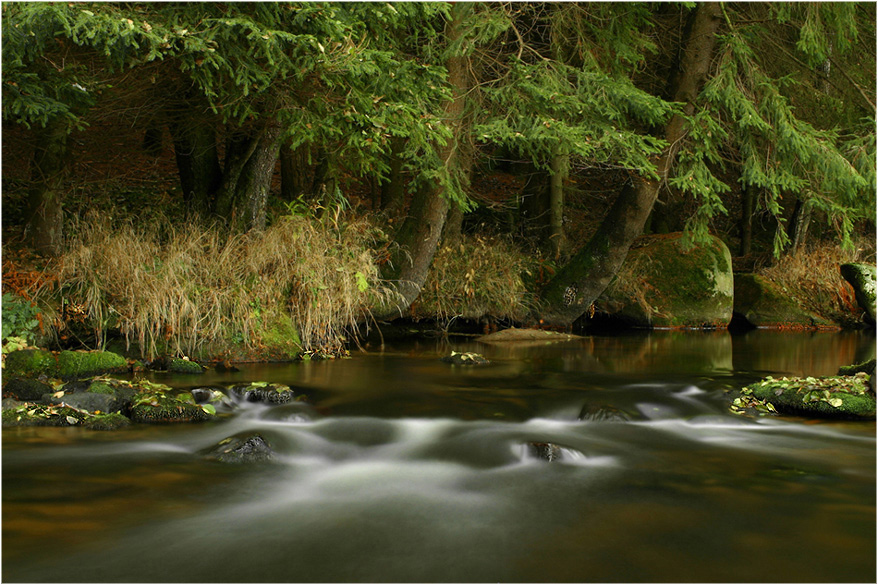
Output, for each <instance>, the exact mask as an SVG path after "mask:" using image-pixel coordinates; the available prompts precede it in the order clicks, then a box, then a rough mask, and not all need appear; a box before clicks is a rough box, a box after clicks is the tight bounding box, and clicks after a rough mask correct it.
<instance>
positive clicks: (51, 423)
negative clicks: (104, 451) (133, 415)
mask: <svg viewBox="0 0 878 585" xmlns="http://www.w3.org/2000/svg"><path fill="white" fill-rule="evenodd" d="M119 416H121V415H119ZM2 417H3V426H4V427H75V426H81V427H84V428H94V429H95V430H103V429H104V428H109V427H110V426H111V425H115V426H114V428H118V426H120V425H121V424H124V423H121V421H120V420H119V419H118V418H117V417H112V416H109V415H106V414H101V415H95V414H91V413H88V412H83V411H81V410H77V409H75V408H71V407H69V406H65V405H56V404H36V403H33V402H26V403H24V404H21V405H19V406H16V407H14V408H4V409H3V413H2ZM122 418H125V417H124V416H123V417H122ZM126 420H127V419H126ZM92 425H94V426H92Z"/></svg>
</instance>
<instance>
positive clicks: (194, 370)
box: [168, 358, 204, 374]
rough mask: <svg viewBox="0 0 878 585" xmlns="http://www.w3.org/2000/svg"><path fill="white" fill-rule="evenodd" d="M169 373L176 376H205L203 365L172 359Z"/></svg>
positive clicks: (169, 362) (169, 363)
mask: <svg viewBox="0 0 878 585" xmlns="http://www.w3.org/2000/svg"><path fill="white" fill-rule="evenodd" d="M168 371H169V372H173V373H174V374H203V373H204V368H203V367H202V366H201V364H199V363H196V362H193V361H189V360H184V359H180V358H171V359H170V360H169V361H168Z"/></svg>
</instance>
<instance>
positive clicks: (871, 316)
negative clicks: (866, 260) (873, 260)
mask: <svg viewBox="0 0 878 585" xmlns="http://www.w3.org/2000/svg"><path fill="white" fill-rule="evenodd" d="M839 270H840V271H841V275H842V277H843V278H844V279H845V280H846V281H848V282H849V283H850V285H851V286H852V287H853V289H854V297H855V298H856V299H857V304H859V305H860V308H862V309H863V310H864V311H865V312H866V318H867V320H868V321H869V322H870V323H875V288H876V274H875V273H876V268H875V266H873V265H871V264H857V263H850V264H842V265H841V267H840V269H839Z"/></svg>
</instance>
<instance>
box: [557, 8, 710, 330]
mask: <svg viewBox="0 0 878 585" xmlns="http://www.w3.org/2000/svg"><path fill="white" fill-rule="evenodd" d="M720 22H721V9H720V5H719V4H718V3H716V2H708V3H703V4H698V6H697V8H696V11H695V14H694V16H693V20H692V26H691V28H690V29H689V34H688V36H687V38H686V41H685V46H684V49H683V54H682V58H681V62H680V67H679V71H677V72H676V73H675V74H674V75H673V76H672V89H673V91H672V92H671V93H672V95H673V100H674V101H676V102H682V103H684V104H685V111H686V113H687V114H691V113H692V112H693V111H694V108H695V105H694V104H695V100H696V98H697V96H698V92H699V91H700V88H701V86H702V85H703V83H704V80H705V78H706V77H707V75H708V72H709V70H710V63H711V55H712V53H713V49H714V46H715V44H716V33H717V31H718V30H719V26H720ZM685 134H686V122H685V120H684V118H683V117H682V116H674V117H672V118H671V120H670V121H669V122H668V124H667V126H666V128H665V133H664V135H665V136H664V137H665V140H666V141H667V143H668V147H667V148H666V149H665V150H664V151H663V152H662V153H661V155H660V156H659V158H658V160H657V161H656V170H657V174H658V179H652V178H646V177H642V176H639V175H632V177H631V181H630V182H629V183H628V184H627V185H626V186H625V187H624V188H623V189H622V192H621V193H620V194H619V196H618V197H617V198H616V200H615V202H614V203H613V206H612V207H611V208H610V210H609V212H608V213H607V217H606V218H605V219H604V221H603V222H602V223H601V225H600V227H599V228H598V230H597V232H596V233H595V234H594V235H593V236H592V238H591V240H589V242H588V243H587V244H586V245H585V246H584V247H583V248H582V249H580V251H579V252H577V253H576V255H575V256H574V257H573V258H572V259H571V260H570V262H568V263H567V265H566V266H564V268H562V269H561V270H560V271H558V273H557V274H556V275H555V277H554V278H553V279H552V280H551V281H550V282H549V283H548V284H547V285H546V286H545V288H544V289H543V291H542V294H541V301H542V313H541V317H542V319H543V321H544V322H545V323H546V324H549V325H554V326H569V325H570V324H572V323H573V321H575V320H576V319H577V318H579V317H580V316H581V315H583V314H584V313H585V312H586V311H587V310H588V309H589V307H590V306H591V304H592V303H593V302H594V301H595V299H597V297H598V296H599V295H600V294H601V293H602V292H603V291H604V289H606V288H607V285H609V283H610V281H611V280H612V279H613V277H614V276H615V275H616V273H617V272H618V271H619V268H620V267H621V266H622V263H623V262H624V261H625V258H626V256H627V255H628V250H629V248H630V247H631V244H632V242H633V241H634V239H635V238H636V237H637V236H639V235H640V234H641V233H642V232H643V227H644V225H645V223H646V220H647V219H648V218H649V214H650V212H651V211H652V208H653V205H654V204H655V200H656V197H657V195H658V191H659V188H660V186H661V184H662V183H663V182H664V180H665V179H666V178H667V175H668V170H669V168H670V165H671V163H672V161H673V160H674V157H675V156H676V153H677V149H678V144H679V142H680V140H681V139H682V138H683V137H684V136H685Z"/></svg>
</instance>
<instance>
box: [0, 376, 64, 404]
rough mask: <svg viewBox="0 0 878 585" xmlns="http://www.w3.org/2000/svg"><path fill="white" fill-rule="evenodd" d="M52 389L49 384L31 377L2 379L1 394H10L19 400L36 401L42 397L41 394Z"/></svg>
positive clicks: (47, 392)
mask: <svg viewBox="0 0 878 585" xmlns="http://www.w3.org/2000/svg"><path fill="white" fill-rule="evenodd" d="M4 378H5V376H4ZM53 390H54V388H52V387H51V386H50V385H48V384H46V383H44V382H40V381H39V380H34V379H32V378H12V379H11V380H5V379H4V380H3V395H4V396H7V395H11V396H14V397H16V398H18V399H19V400H24V401H36V400H39V399H40V398H42V396H43V394H49V393H51V392H52V391H53Z"/></svg>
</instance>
